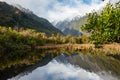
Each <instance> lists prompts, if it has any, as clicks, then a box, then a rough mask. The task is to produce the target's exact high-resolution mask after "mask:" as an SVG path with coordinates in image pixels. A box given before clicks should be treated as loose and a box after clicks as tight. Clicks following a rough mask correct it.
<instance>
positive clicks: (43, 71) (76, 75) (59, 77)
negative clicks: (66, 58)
mask: <svg viewBox="0 0 120 80" xmlns="http://www.w3.org/2000/svg"><path fill="white" fill-rule="evenodd" d="M101 77H102V78H104V79H102V78H101ZM101 77H100V76H99V75H97V74H95V73H93V72H88V71H86V70H84V69H82V68H79V67H76V66H73V65H71V64H63V63H58V62H57V61H55V60H53V61H52V62H50V63H49V64H47V65H46V66H43V67H39V68H37V69H35V70H34V71H33V72H32V73H29V74H28V75H24V76H22V77H21V78H19V80H106V79H107V80H117V79H115V78H113V77H111V76H109V75H104V76H101ZM13 80H16V79H13Z"/></svg>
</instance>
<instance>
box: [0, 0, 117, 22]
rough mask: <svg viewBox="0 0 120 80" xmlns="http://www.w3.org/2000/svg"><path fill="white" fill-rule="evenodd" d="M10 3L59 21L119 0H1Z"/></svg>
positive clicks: (81, 14)
mask: <svg viewBox="0 0 120 80" xmlns="http://www.w3.org/2000/svg"><path fill="white" fill-rule="evenodd" d="M0 1H5V2H7V3H10V4H19V5H21V6H22V7H24V8H27V9H30V10H31V11H33V12H34V13H35V14H36V15H38V16H40V17H43V18H46V19H48V20H49V21H51V22H52V21H56V20H57V21H59V20H64V19H66V18H73V17H75V16H78V15H79V16H83V15H85V14H86V13H89V12H91V10H93V9H94V10H99V9H101V8H102V7H104V6H105V5H106V3H108V2H109V1H111V2H112V3H113V2H116V1H119V0H105V1H104V2H103V1H102V0H0Z"/></svg>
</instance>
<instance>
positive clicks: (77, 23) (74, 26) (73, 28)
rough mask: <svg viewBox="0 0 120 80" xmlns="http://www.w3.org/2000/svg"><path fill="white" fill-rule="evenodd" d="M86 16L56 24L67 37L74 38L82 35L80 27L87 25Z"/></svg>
mask: <svg viewBox="0 0 120 80" xmlns="http://www.w3.org/2000/svg"><path fill="white" fill-rule="evenodd" d="M86 22H87V19H86V16H83V17H75V18H74V19H73V20H71V21H70V20H64V21H60V22H58V23H56V24H55V26H56V28H58V29H59V30H61V31H62V32H63V33H64V34H65V35H67V34H71V35H73V36H79V35H82V33H81V32H80V27H81V26H82V25H84V24H86Z"/></svg>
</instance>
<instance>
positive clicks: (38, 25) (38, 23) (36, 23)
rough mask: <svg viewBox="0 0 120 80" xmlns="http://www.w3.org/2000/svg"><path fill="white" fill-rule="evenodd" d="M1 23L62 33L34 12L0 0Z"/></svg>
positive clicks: (48, 32)
mask: <svg viewBox="0 0 120 80" xmlns="http://www.w3.org/2000/svg"><path fill="white" fill-rule="evenodd" d="M0 25H1V26H9V27H15V26H17V27H23V28H31V29H35V30H37V31H40V32H45V33H47V34H49V35H50V34H56V33H58V32H59V33H61V31H60V30H58V29H57V28H55V27H54V26H53V25H52V24H51V23H50V22H49V21H48V20H46V19H44V18H40V17H38V16H36V15H35V14H33V13H32V12H30V13H27V12H25V11H21V10H20V9H18V8H16V7H14V6H12V5H8V4H7V3H5V2H0Z"/></svg>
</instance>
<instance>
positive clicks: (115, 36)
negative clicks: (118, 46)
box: [81, 2, 120, 44]
mask: <svg viewBox="0 0 120 80" xmlns="http://www.w3.org/2000/svg"><path fill="white" fill-rule="evenodd" d="M87 17H88V19H87V24H85V25H83V26H82V27H81V29H82V30H84V31H86V32H89V33H90V40H91V41H92V42H93V43H94V44H106V43H113V42H117V43H120V2H118V3H116V4H115V5H113V4H111V3H108V4H107V5H106V7H105V8H103V10H102V11H101V13H97V12H93V13H89V14H87Z"/></svg>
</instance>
